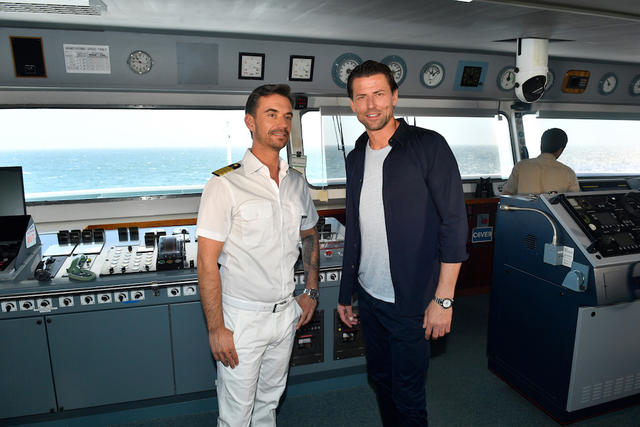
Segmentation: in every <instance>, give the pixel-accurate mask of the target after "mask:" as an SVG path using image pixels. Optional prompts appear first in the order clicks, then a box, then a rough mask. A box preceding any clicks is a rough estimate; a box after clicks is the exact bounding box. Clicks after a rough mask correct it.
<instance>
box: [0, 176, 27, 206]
mask: <svg viewBox="0 0 640 427" xmlns="http://www.w3.org/2000/svg"><path fill="white" fill-rule="evenodd" d="M26 214H27V210H26V207H25V204H24V184H23V182H22V167H20V166H8V167H0V216H9V215H26Z"/></svg>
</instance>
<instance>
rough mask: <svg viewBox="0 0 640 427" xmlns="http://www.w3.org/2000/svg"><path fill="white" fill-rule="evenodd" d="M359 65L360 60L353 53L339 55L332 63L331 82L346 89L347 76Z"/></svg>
mask: <svg viewBox="0 0 640 427" xmlns="http://www.w3.org/2000/svg"><path fill="white" fill-rule="evenodd" d="M360 64H362V59H360V57H359V56H358V55H355V54H353V53H345V54H343V55H340V56H339V57H338V58H337V59H336V60H335V61H334V62H333V66H332V67H331V77H333V82H334V83H335V84H336V85H337V86H339V87H341V88H343V89H344V88H346V87H347V80H348V79H349V74H351V72H352V71H353V69H354V68H356V67H357V66H358V65H360Z"/></svg>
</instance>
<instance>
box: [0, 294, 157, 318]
mask: <svg viewBox="0 0 640 427" xmlns="http://www.w3.org/2000/svg"><path fill="white" fill-rule="evenodd" d="M144 296H145V292H144V290H133V291H131V293H129V291H118V292H116V293H113V294H112V293H111V292H107V293H99V294H97V295H96V294H83V295H79V296H78V297H74V296H71V295H69V296H60V297H58V307H56V306H55V305H54V304H53V301H52V299H51V298H39V299H37V300H33V299H25V300H19V301H4V302H2V304H1V305H0V308H1V310H2V312H3V313H9V312H12V311H18V310H20V311H40V312H48V311H51V310H52V309H55V308H59V307H73V306H74V305H75V304H76V298H78V301H79V302H80V305H92V304H96V303H97V304H109V303H111V302H113V301H114V300H115V301H117V302H126V301H129V300H130V299H131V300H133V301H142V300H144Z"/></svg>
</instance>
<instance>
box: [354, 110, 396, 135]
mask: <svg viewBox="0 0 640 427" xmlns="http://www.w3.org/2000/svg"><path fill="white" fill-rule="evenodd" d="M392 117H393V115H386V116H383V118H382V119H381V121H380V122H377V123H376V122H373V123H372V122H370V121H368V120H367V116H366V114H365V115H364V118H363V119H362V120H360V123H362V124H363V125H364V127H365V129H366V130H370V131H378V130H380V129H383V128H384V127H385V126H386V125H387V124H388V123H389V121H390V120H391V118H392Z"/></svg>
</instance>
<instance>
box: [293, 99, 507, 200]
mask: <svg viewBox="0 0 640 427" xmlns="http://www.w3.org/2000/svg"><path fill="white" fill-rule="evenodd" d="M347 108H348V107H344V106H331V107H329V108H328V110H329V111H335V112H340V111H344V112H345V113H346V114H345V115H349V116H355V115H356V114H355V113H354V112H353V111H351V110H350V108H349V109H348V111H347ZM303 111H304V112H302V111H301V113H300V127H301V129H302V117H303V115H304V114H306V113H307V112H313V111H315V112H319V113H320V118H321V119H322V112H321V107H316V108H308V109H305V110H303ZM398 111H399V112H400V113H405V112H406V111H415V112H420V113H425V112H431V113H432V114H431V115H430V116H432V117H494V116H496V115H501V116H502V120H505V121H506V123H507V127H508V135H509V148H510V150H511V158H512V159H513V165H515V163H516V160H515V152H514V149H515V147H517V141H515V139H514V132H513V129H514V124H513V121H512V119H511V117H510V115H509V113H508V112H506V111H504V110H503V109H502V108H499V107H498V108H496V109H487V108H457V107H450V108H447V107H444V108H432V107H410V108H403V107H400V108H397V109H396V110H395V111H394V117H396V118H404V117H407V115H406V114H398ZM474 112H475V114H473V113H474ZM489 112H491V113H492V114H491V115H490V114H489ZM434 113H435V114H434ZM452 113H455V114H452ZM328 115H329V114H326V116H328ZM414 115H415V114H414ZM421 116H422V117H429V115H427V114H421ZM301 134H302V146H303V150H305V151H304V154H305V155H306V154H307V153H306V148H305V141H304V129H302V132H301ZM345 154H348V153H345ZM307 164H308V158H307ZM513 165H512V166H511V167H513ZM482 177H483V178H484V177H485V176H482ZM489 177H490V178H491V179H492V180H504V179H506V178H503V177H502V176H500V177H497V176H495V175H490V176H489ZM345 181H346V177H345ZM479 181H480V176H477V177H469V178H462V182H463V184H472V183H477V182H479ZM308 185H309V188H311V189H314V190H326V189H344V188H346V182H345V183H341V184H327V185H314V184H311V183H310V182H308Z"/></svg>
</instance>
